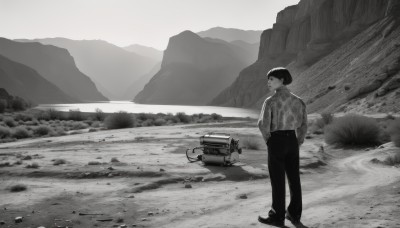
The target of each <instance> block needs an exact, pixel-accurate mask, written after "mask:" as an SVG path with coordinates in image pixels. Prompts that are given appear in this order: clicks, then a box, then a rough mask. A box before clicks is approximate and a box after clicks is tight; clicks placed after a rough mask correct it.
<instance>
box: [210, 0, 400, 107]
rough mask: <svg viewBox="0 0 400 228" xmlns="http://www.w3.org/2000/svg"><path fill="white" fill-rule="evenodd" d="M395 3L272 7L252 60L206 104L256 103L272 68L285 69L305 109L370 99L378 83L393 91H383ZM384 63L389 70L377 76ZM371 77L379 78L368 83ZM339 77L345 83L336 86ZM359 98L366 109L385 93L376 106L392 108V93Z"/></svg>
mask: <svg viewBox="0 0 400 228" xmlns="http://www.w3.org/2000/svg"><path fill="white" fill-rule="evenodd" d="M397 5H398V2H396V1H390V0H382V1H333V0H323V1H318V2H315V1H311V0H301V1H300V2H299V4H298V5H295V6H290V7H287V8H285V9H284V10H282V11H281V12H279V13H278V15H277V21H276V23H275V24H274V26H273V28H272V29H267V30H265V31H264V32H263V33H262V35H261V42H260V51H259V54H258V60H257V61H256V62H255V63H253V64H252V65H251V66H249V67H247V68H246V69H244V70H243V71H242V72H241V73H240V74H239V77H238V78H237V80H236V81H235V82H234V83H233V84H232V85H231V86H230V87H229V88H227V89H226V90H224V91H223V92H222V93H221V94H219V96H217V97H216V98H215V99H214V100H213V101H212V102H211V103H210V104H212V105H223V106H235V107H253V108H260V107H261V103H262V101H263V100H264V99H265V97H266V96H267V95H268V93H269V92H270V91H268V89H267V88H266V77H265V74H266V73H267V72H268V70H270V69H271V68H273V67H277V66H287V67H288V68H289V69H290V70H291V72H292V74H293V76H294V81H293V84H292V85H291V86H290V88H292V89H293V92H295V93H296V94H298V95H300V96H301V97H303V98H304V99H305V100H306V102H307V103H308V104H309V106H308V111H309V112H322V111H324V110H327V111H333V110H342V109H343V108H341V106H343V107H344V106H348V105H349V104H352V103H354V102H353V101H351V100H352V98H350V97H353V96H354V97H358V96H359V95H362V94H364V95H365V94H370V95H369V97H374V96H375V95H373V94H372V92H374V91H375V90H378V89H379V88H381V89H382V90H385V91H389V90H393V91H394V90H395V88H393V86H391V88H390V89H388V88H385V85H386V84H387V85H389V84H390V85H393V84H394V83H393V82H390V83H389V80H394V81H395V80H396V79H395V78H396V77H394V76H395V75H396V73H395V71H396V69H397V67H396V65H397V64H396V61H397V59H398V57H399V55H398V52H397V49H398V48H397V49H396V48H395V47H396V43H397V41H398V37H399V35H398V33H397V31H398V22H397V21H398V11H397V8H398V6H397ZM361 60H362V61H361ZM387 69H388V70H389V71H390V72H391V73H389V74H386V75H389V76H379V75H381V73H382V72H384V71H385V70H387ZM382 77H383V78H384V79H381V78H382ZM361 78H362V80H361ZM375 80H378V81H379V82H376V83H375V84H374V83H372V84H374V85H373V86H369V84H371V81H375ZM355 82H357V83H356V85H357V86H354V83H355ZM345 83H349V84H352V85H351V87H352V88H351V89H349V88H348V87H346V89H345V90H343V86H344V84H345ZM355 87H356V88H355ZM365 87H367V89H365ZM371 88H373V89H371ZM366 90H369V91H368V92H365V91H366ZM357 91H358V92H357ZM357 93H358V95H352V94H357ZM379 96H380V95H379ZM366 99H367V100H368V101H367V102H366V101H365V100H362V101H359V100H357V101H355V102H359V104H360V105H361V106H364V107H363V108H362V107H361V106H360V107H359V108H361V109H363V110H365V109H369V108H371V107H372V106H374V104H381V102H382V101H383V100H384V99H389V101H390V102H386V104H385V105H386V107H384V108H376V110H381V111H396V110H398V109H397V108H396V106H393V105H392V103H393V102H392V101H395V99H396V97H395V95H393V93H387V94H386V95H385V96H384V98H382V99H381V98H379V99H372V98H368V97H367V98H366ZM333 101H334V102H333ZM332 102H333V104H332ZM371 102H372V103H371ZM387 104H390V105H387ZM385 105H384V106H385ZM328 106H329V107H328ZM366 106H368V107H366ZM356 109H357V108H355V107H354V108H351V110H356ZM348 111H350V109H349V110H348Z"/></svg>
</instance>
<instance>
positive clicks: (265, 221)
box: [258, 216, 285, 227]
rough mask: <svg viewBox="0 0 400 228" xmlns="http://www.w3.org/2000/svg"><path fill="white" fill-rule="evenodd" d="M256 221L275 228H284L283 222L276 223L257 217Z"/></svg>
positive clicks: (269, 218) (269, 219)
mask: <svg viewBox="0 0 400 228" xmlns="http://www.w3.org/2000/svg"><path fill="white" fill-rule="evenodd" d="M258 221H259V222H261V223H264V224H267V225H271V226H276V227H284V226H285V221H278V220H276V219H273V218H271V217H263V216H258Z"/></svg>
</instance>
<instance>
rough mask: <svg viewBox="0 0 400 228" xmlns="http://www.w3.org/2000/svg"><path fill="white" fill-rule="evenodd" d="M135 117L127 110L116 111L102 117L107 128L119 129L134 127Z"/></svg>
mask: <svg viewBox="0 0 400 228" xmlns="http://www.w3.org/2000/svg"><path fill="white" fill-rule="evenodd" d="M135 123H136V119H135V118H134V117H133V116H132V115H131V114H129V113H127V112H117V113H113V114H111V115H109V116H108V117H106V118H105V119H104V125H105V127H106V128H107V129H120V128H130V127H134V126H135Z"/></svg>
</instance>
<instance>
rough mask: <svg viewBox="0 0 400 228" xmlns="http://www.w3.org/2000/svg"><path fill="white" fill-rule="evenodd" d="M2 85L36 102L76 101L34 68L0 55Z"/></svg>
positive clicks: (0, 84)
mask: <svg viewBox="0 0 400 228" xmlns="http://www.w3.org/2000/svg"><path fill="white" fill-rule="evenodd" d="M0 87H1V88H4V89H6V90H7V91H8V92H9V93H11V94H13V95H16V96H19V97H22V98H24V99H25V100H29V101H31V102H34V103H36V104H46V103H70V102H76V100H74V99H73V98H71V97H69V96H68V95H66V94H65V93H64V92H62V91H61V90H60V89H59V88H58V87H56V86H55V85H54V84H52V83H51V82H49V81H47V80H46V79H44V78H43V77H42V76H40V75H39V74H38V73H37V72H36V71H35V70H34V69H32V68H30V67H27V66H25V65H23V64H20V63H17V62H14V61H12V60H9V59H7V58H5V57H4V56H2V55H0Z"/></svg>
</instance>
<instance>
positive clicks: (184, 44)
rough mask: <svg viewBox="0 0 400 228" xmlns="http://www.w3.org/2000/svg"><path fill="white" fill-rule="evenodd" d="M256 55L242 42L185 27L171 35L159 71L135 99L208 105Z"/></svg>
mask: <svg viewBox="0 0 400 228" xmlns="http://www.w3.org/2000/svg"><path fill="white" fill-rule="evenodd" d="M254 57H255V56H254V54H253V53H251V51H249V50H247V49H246V48H244V47H243V46H240V45H237V44H232V43H229V42H226V41H224V40H220V39H214V38H209V37H206V38H202V37H200V36H199V35H197V34H195V33H193V32H191V31H184V32H182V33H180V34H178V35H176V36H173V37H171V38H170V40H169V43H168V47H167V49H166V50H165V51H164V57H163V61H162V64H161V69H160V71H159V72H158V73H157V74H156V75H154V77H153V78H152V79H151V80H150V82H149V83H148V84H146V86H145V87H144V89H143V90H142V91H141V92H140V93H139V94H138V95H137V96H136V97H135V98H134V101H135V102H137V103H148V104H183V105H205V104H207V103H208V102H210V101H211V100H212V98H214V97H215V96H216V95H217V94H218V93H219V92H220V91H221V90H222V89H224V88H226V87H227V86H228V85H230V84H231V83H232V82H233V81H234V80H235V77H236V75H237V74H238V73H239V72H240V70H241V69H243V67H245V66H246V65H248V64H249V63H251V61H253V59H252V58H254Z"/></svg>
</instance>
